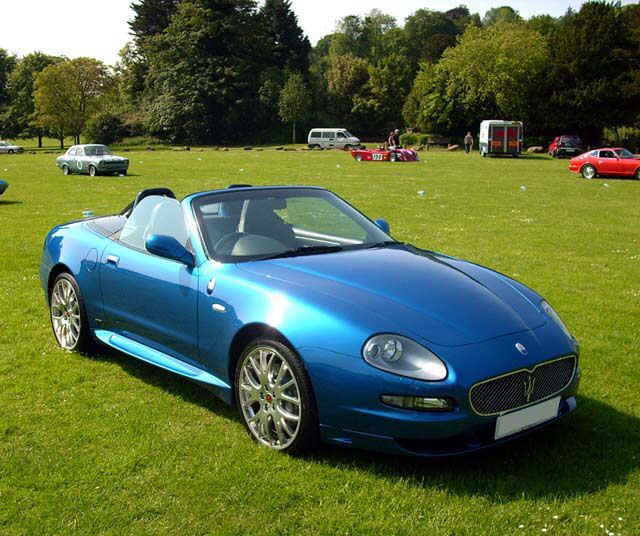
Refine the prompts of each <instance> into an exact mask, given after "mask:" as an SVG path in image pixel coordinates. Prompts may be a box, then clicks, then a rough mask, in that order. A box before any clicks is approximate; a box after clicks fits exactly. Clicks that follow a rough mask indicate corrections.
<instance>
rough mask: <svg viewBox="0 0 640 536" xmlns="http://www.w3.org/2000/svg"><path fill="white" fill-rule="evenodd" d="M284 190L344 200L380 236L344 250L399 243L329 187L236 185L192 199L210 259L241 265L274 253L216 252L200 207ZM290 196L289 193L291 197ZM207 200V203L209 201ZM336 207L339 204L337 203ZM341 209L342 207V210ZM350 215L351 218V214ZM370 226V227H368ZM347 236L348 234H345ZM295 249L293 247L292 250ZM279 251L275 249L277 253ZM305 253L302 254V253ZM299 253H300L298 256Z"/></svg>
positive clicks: (298, 194)
mask: <svg viewBox="0 0 640 536" xmlns="http://www.w3.org/2000/svg"><path fill="white" fill-rule="evenodd" d="M283 190H289V191H293V192H295V194H296V195H292V196H290V197H319V198H325V199H326V198H333V199H335V200H336V201H337V202H338V204H340V203H344V205H345V206H346V207H347V208H349V209H351V210H353V211H354V213H355V215H356V216H357V217H358V219H361V222H362V223H364V224H365V225H362V223H360V222H358V221H356V220H353V221H354V222H355V223H357V224H359V225H360V226H361V227H363V229H364V230H365V232H366V233H367V236H368V237H369V238H371V233H369V229H370V230H371V232H372V233H375V235H377V238H375V239H374V240H371V241H370V242H368V241H365V242H362V243H359V244H345V245H344V246H343V247H342V248H340V251H348V250H355V249H366V248H370V247H372V246H374V245H376V244H381V243H392V242H393V243H396V241H395V240H394V239H393V238H392V237H391V236H390V235H389V234H387V233H385V232H384V231H383V230H382V229H380V228H379V227H378V226H377V225H376V224H375V222H373V221H372V220H371V219H370V218H369V217H367V216H366V215H365V214H363V213H362V212H361V211H359V210H358V209H357V208H356V207H354V206H353V205H352V204H351V203H349V202H348V201H346V200H344V199H343V198H342V197H340V196H339V195H337V194H336V193H334V192H332V191H330V190H327V189H325V188H321V187H318V186H270V187H257V188H254V187H251V188H233V189H226V190H217V191H216V190H214V191H210V192H202V193H201V194H195V195H194V196H193V197H192V198H191V200H190V205H191V212H192V214H193V219H194V220H195V223H196V228H197V231H198V238H199V239H200V243H201V245H202V250H203V252H204V254H205V256H206V258H207V259H209V260H211V261H214V262H217V263H220V264H239V263H245V262H259V261H264V260H269V258H270V257H272V256H273V255H264V254H256V255H246V256H239V255H236V256H232V255H216V254H215V252H214V251H212V248H210V244H209V241H208V239H207V236H206V227H205V226H204V225H203V221H202V217H203V212H202V211H201V210H200V206H202V205H205V204H210V203H217V202H223V201H224V200H225V198H227V200H229V201H231V200H233V198H236V197H238V196H239V194H245V195H246V196H247V198H249V199H251V198H256V199H260V198H262V197H268V196H269V193H274V192H281V191H283ZM287 197H288V196H287ZM205 200H206V203H205ZM334 206H335V205H334ZM336 208H338V207H336ZM338 210H339V209H338ZM347 217H349V216H348V215H347ZM367 226H368V227H367ZM344 238H347V237H344ZM291 251H293V249H292V250H291ZM334 252H336V251H327V252H326V253H334ZM277 253H279V252H274V254H277ZM314 254H317V255H321V254H325V253H323V252H319V251H318V252H315V253H314ZM302 255H303V254H301V255H300V256H302ZM295 256H297V255H295Z"/></svg>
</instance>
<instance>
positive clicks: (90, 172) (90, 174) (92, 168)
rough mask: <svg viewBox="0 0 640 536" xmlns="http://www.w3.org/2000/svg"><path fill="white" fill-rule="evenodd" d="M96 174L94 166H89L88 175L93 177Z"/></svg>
mask: <svg viewBox="0 0 640 536" xmlns="http://www.w3.org/2000/svg"><path fill="white" fill-rule="evenodd" d="M97 174H98V171H97V170H96V167H95V166H89V176H91V177H95V176H96V175H97Z"/></svg>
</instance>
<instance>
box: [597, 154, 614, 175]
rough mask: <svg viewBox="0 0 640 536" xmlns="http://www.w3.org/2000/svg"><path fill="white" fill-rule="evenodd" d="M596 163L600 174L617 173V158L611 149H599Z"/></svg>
mask: <svg viewBox="0 0 640 536" xmlns="http://www.w3.org/2000/svg"><path fill="white" fill-rule="evenodd" d="M596 165H597V168H598V173H600V174H601V175H617V174H618V173H619V170H618V159H617V158H616V155H615V154H613V151H611V150H609V149H606V150H603V151H600V154H599V155H598V162H597V164H596Z"/></svg>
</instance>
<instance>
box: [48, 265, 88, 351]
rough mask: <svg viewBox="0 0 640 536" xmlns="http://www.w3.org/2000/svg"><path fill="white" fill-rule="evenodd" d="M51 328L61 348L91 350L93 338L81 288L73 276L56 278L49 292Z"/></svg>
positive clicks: (61, 275) (62, 275) (63, 275)
mask: <svg viewBox="0 0 640 536" xmlns="http://www.w3.org/2000/svg"><path fill="white" fill-rule="evenodd" d="M49 309H50V313H51V327H52V328H53V334H54V335H55V337H56V341H57V342H58V345H59V346H60V347H61V348H64V349H65V350H69V351H74V350H77V351H80V352H84V351H87V350H89V349H90V348H91V344H92V342H93V341H92V338H91V333H90V331H89V323H88V321H87V312H86V310H85V307H84V301H83V299H82V294H81V293H80V287H78V283H77V282H76V280H75V279H74V277H73V276H72V275H71V274H67V273H62V274H59V275H58V277H56V278H55V280H54V282H53V284H52V285H51V290H50V292H49Z"/></svg>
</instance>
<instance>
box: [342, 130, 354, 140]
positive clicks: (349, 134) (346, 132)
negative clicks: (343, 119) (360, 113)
mask: <svg viewBox="0 0 640 536" xmlns="http://www.w3.org/2000/svg"><path fill="white" fill-rule="evenodd" d="M343 132H344V135H345V136H346V137H347V138H355V136H354V135H353V134H351V132H349V131H348V130H344V131H343Z"/></svg>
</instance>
